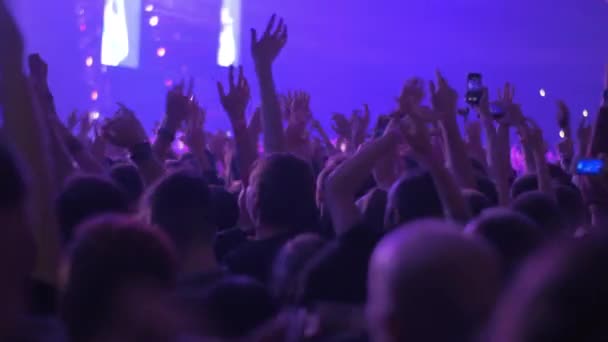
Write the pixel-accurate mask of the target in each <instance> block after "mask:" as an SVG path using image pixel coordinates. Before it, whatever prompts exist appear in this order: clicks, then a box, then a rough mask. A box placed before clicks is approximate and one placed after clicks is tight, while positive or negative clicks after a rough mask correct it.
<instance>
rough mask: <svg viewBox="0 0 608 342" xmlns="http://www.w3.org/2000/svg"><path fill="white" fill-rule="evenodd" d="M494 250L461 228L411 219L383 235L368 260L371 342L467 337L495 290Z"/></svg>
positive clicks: (480, 320)
mask: <svg viewBox="0 0 608 342" xmlns="http://www.w3.org/2000/svg"><path fill="white" fill-rule="evenodd" d="M498 279H499V273H498V266H497V261H496V257H495V255H494V253H493V251H492V250H491V249H490V248H489V247H488V246H487V245H485V244H484V243H483V242H481V241H480V240H476V239H473V238H471V237H465V236H463V235H462V233H461V228H460V227H458V226H455V225H451V224H448V223H445V222H443V221H438V220H425V221H418V222H414V223H411V224H408V225H405V226H402V227H401V228H399V229H397V230H396V231H394V232H393V233H391V234H389V235H388V236H386V237H385V238H384V239H383V240H382V241H381V242H380V244H378V246H377V247H376V249H375V251H374V254H373V256H372V259H371V262H370V269H369V278H368V291H369V293H368V303H367V311H368V315H369V319H370V323H371V333H372V337H373V340H374V341H376V342H377V341H382V342H384V341H401V340H407V341H446V340H450V341H466V340H468V339H469V338H471V337H472V336H473V335H474V334H475V333H476V332H477V329H478V327H479V326H480V324H483V322H484V321H485V319H486V317H487V315H488V313H489V312H490V310H491V308H492V305H493V304H494V300H495V297H496V294H497V292H498V283H499V281H498Z"/></svg>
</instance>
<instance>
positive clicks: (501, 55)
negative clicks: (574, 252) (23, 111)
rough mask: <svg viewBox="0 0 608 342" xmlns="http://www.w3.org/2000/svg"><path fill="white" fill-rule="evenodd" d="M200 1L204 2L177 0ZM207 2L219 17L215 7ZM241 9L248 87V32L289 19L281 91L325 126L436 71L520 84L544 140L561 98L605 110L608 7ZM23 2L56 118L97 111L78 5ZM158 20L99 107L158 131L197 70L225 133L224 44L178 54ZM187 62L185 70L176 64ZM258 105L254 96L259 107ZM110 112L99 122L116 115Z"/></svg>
mask: <svg viewBox="0 0 608 342" xmlns="http://www.w3.org/2000/svg"><path fill="white" fill-rule="evenodd" d="M158 1H165V2H166V1H167V0H158ZM196 1H199V2H200V1H201V0H179V2H183V3H187V2H196ZM205 1H208V2H209V8H210V9H211V8H214V6H218V4H216V3H213V1H212V0H205ZM78 2H79V3H83V2H88V3H96V2H99V3H101V0H97V1H92V0H87V1H83V0H79V1H78ZM143 2H144V4H146V3H147V2H146V0H143ZM218 2H219V0H218ZM242 2H243V4H242V8H243V13H242V28H243V33H242V38H243V39H242V40H243V42H242V46H243V48H242V53H241V55H242V64H244V65H245V67H246V72H247V74H248V77H249V78H250V83H251V84H252V85H254V88H256V87H255V83H256V82H255V80H254V75H253V72H252V69H251V58H250V56H249V51H248V46H249V32H248V28H249V27H252V26H255V27H257V28H258V30H263V28H264V27H265V24H266V20H267V18H268V17H269V15H270V14H272V13H274V12H276V13H278V14H279V15H281V16H283V17H284V18H285V20H286V22H287V24H288V26H289V33H290V36H289V42H288V45H287V47H286V49H285V50H284V51H283V53H282V55H281V56H280V57H279V59H278V61H277V63H276V67H275V74H276V80H277V86H278V88H279V89H280V90H288V89H304V90H307V91H309V92H310V93H311V94H312V107H313V111H314V113H315V115H316V116H317V117H318V118H319V119H321V120H322V121H323V122H325V123H328V118H329V115H330V113H331V112H334V111H342V112H350V110H352V109H354V108H356V107H358V106H359V105H360V104H362V103H369V104H370V107H371V109H372V111H373V113H374V114H378V113H383V112H387V111H389V110H390V109H391V108H392V107H393V106H394V101H393V98H394V97H395V96H396V95H397V94H398V92H399V90H400V87H401V85H402V83H403V81H404V80H405V79H407V78H409V77H412V76H420V77H424V78H426V79H430V78H431V77H432V76H433V72H434V70H435V68H439V69H440V70H442V71H443V72H444V74H445V75H446V77H447V78H448V80H449V81H450V82H451V84H453V85H454V86H455V87H457V88H458V89H459V91H460V92H461V93H462V92H463V89H464V86H465V79H466V75H467V73H468V72H481V73H482V74H483V76H484V83H485V84H486V85H488V86H489V87H490V90H491V92H492V95H495V92H496V90H495V89H497V88H498V86H499V85H501V84H503V83H504V82H505V81H510V82H512V83H513V84H514V85H515V87H516V99H517V101H518V102H520V103H522V104H523V109H524V112H525V113H526V114H527V115H530V116H532V117H534V118H536V119H538V120H539V121H540V122H541V124H542V126H543V127H544V128H545V129H546V130H548V131H549V132H555V134H554V135H551V134H552V133H546V134H545V135H546V138H547V139H549V140H551V141H554V140H556V139H557V128H556V125H555V123H554V121H555V120H554V117H555V100H556V99H558V98H563V99H564V100H566V102H567V103H568V104H569V105H570V107H571V109H572V111H573V113H574V114H575V118H576V119H575V122H576V121H577V118H578V117H579V116H580V113H581V111H582V110H583V108H588V109H589V110H590V112H591V113H594V112H595V110H596V108H597V105H598V103H599V96H600V93H601V90H602V75H603V74H602V73H603V67H604V64H605V63H606V62H607V61H608V38H607V37H608V3H607V2H605V1H604V0H552V1H549V0H535V1H524V0H512V1H483V0H451V1H446V0H442V1H440V0H400V1H399V0H380V1H363V0H356V1H353V0H350V1H346V0H331V1H327V0H308V1H303V0H298V1H295V0H281V1H279V0H255V1H248V0H242ZM15 5H16V6H17V7H18V9H17V10H18V14H17V15H18V17H19V20H20V22H21V24H22V27H23V29H24V32H25V34H26V36H27V41H28V47H29V49H30V50H31V51H39V52H41V53H42V54H43V55H44V57H46V59H47V60H48V61H49V64H50V66H51V71H50V81H51V86H52V88H53V89H54V91H55V95H56V98H57V101H58V108H59V110H60V111H61V112H62V113H68V112H69V111H70V110H72V109H73V108H74V107H78V108H81V109H88V108H92V103H91V102H90V100H89V98H88V97H89V92H90V88H89V87H90V86H91V85H90V82H91V81H90V76H89V78H87V76H86V72H85V69H86V68H85V67H84V57H83V52H82V51H80V50H79V43H80V41H81V38H82V37H81V36H80V32H78V25H77V11H76V6H77V3H76V1H75V0H55V1H49V0H18V1H15ZM214 13H215V11H212V10H210V12H209V13H201V15H200V17H201V20H206V21H208V22H211V23H212V22H213V17H214ZM98 15H99V16H100V15H101V13H99V14H98ZM191 15H193V14H192V13H191ZM194 15H195V14H194ZM218 15H219V14H218ZM147 18H148V16H147V15H146V14H145V13H144V19H143V20H144V21H146V22H147ZM98 20H99V22H101V18H99V19H98ZM160 20H161V21H160V25H159V26H158V27H157V28H156V29H155V30H156V31H155V32H153V33H151V31H150V30H148V31H146V30H144V32H143V34H144V37H142V39H143V40H144V41H145V40H146V39H148V40H150V42H148V43H146V42H142V49H143V50H142V59H143V65H142V68H141V69H140V70H137V71H133V70H108V71H107V74H105V76H104V77H105V81H104V84H105V85H94V86H99V87H106V88H105V89H106V90H107V91H108V94H109V95H107V97H109V98H104V99H102V100H103V102H102V103H106V104H108V103H110V104H111V103H113V102H114V101H116V100H121V101H123V102H125V103H126V104H128V105H130V106H132V107H133V108H134V109H135V110H136V111H137V112H138V113H139V114H140V115H141V116H142V118H143V120H144V122H145V123H146V125H148V126H150V125H152V122H153V121H154V120H156V119H158V118H159V116H160V115H161V113H162V111H163V102H164V92H165V91H166V88H165V86H164V84H163V81H164V79H166V78H167V77H172V78H177V77H179V76H181V75H180V72H181V73H182V74H187V73H194V74H196V78H197V83H198V87H197V94H198V96H199V97H200V98H201V100H202V102H203V104H204V105H205V106H206V107H207V108H208V109H209V112H210V113H209V117H208V123H207V125H208V127H209V128H212V129H216V128H227V127H228V125H227V123H228V122H227V120H226V118H225V116H224V115H223V113H222V112H221V109H220V107H219V104H218V100H217V94H216V90H215V86H214V82H215V81H216V80H218V79H221V80H223V79H224V73H223V70H220V69H219V68H217V67H215V66H214V64H213V61H214V57H215V51H209V50H212V49H213V44H214V43H215V42H214V39H215V37H212V38H205V41H207V40H209V41H210V44H209V45H208V46H201V44H200V42H199V43H196V42H194V43H192V44H191V48H192V51H195V50H197V49H198V50H201V49H203V50H206V53H207V54H206V55H205V53H204V52H205V51H203V53H199V54H194V53H189V52H188V49H184V45H183V44H184V43H182V45H181V47H180V48H177V47H176V49H175V51H176V52H178V53H173V52H174V51H173V50H172V48H171V46H172V44H174V43H172V42H171V41H161V42H159V41H153V40H152V39H150V38H149V37H147V36H145V35H146V34H149V35H152V34H154V35H156V37H157V39H168V38H164V37H165V36H170V35H163V32H169V31H171V30H175V29H176V27H177V26H176V27H172V25H174V24H173V23H171V22H169V23H167V22H166V21H165V22H164V21H163V16H162V14H161V15H160ZM218 21H219V19H218ZM180 27H181V26H180ZM146 32H148V33H146ZM99 37H100V35H99ZM158 37H160V38H158ZM146 44H147V45H146ZM155 44H163V45H164V46H167V49H168V54H167V57H166V60H163V61H160V60H158V59H157V58H155V57H154V50H155V46H156V45H155ZM186 46H188V45H186ZM201 56H206V57H201ZM209 56H210V57H209ZM146 58H147V60H146ZM178 64H180V65H181V66H180V67H176V66H177V65H178ZM95 67H99V66H98V65H96V66H95ZM175 70H179V71H178V72H176V71H175ZM184 71H185V73H184ZM87 82H89V83H87ZM540 88H545V89H546V90H547V97H545V98H541V97H540V96H539V89H540ZM103 96H106V95H103ZM100 101H101V100H100ZM258 102H259V100H258V96H257V90H256V89H254V104H257V103H258ZM107 108H109V107H108V106H107V105H106V107H105V108H104V110H102V114H104V115H109V114H110V113H108V109H107Z"/></svg>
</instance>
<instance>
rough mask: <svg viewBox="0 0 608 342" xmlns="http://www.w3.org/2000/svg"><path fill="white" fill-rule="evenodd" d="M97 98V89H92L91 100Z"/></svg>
mask: <svg viewBox="0 0 608 342" xmlns="http://www.w3.org/2000/svg"><path fill="white" fill-rule="evenodd" d="M98 98H99V93H98V92H97V90H93V91H92V92H91V100H92V101H97V99H98Z"/></svg>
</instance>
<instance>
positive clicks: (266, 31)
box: [262, 14, 283, 38]
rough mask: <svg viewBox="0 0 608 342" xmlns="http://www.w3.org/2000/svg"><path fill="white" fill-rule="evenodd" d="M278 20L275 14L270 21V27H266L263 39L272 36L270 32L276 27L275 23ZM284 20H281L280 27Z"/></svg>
mask: <svg viewBox="0 0 608 342" xmlns="http://www.w3.org/2000/svg"><path fill="white" fill-rule="evenodd" d="M276 19H277V15H276V14H273V15H272V16H271V17H270V20H269V21H268V25H266V30H265V31H264V35H263V36H262V37H264V38H265V37H268V36H269V35H270V31H271V30H272V28H273V27H274V22H275V20H276ZM282 22H283V20H281V21H280V22H279V26H280V25H281V24H282Z"/></svg>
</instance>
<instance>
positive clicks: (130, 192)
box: [110, 163, 144, 206]
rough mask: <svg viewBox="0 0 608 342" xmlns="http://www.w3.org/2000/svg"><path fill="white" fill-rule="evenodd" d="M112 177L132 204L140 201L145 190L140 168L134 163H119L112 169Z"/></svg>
mask: <svg viewBox="0 0 608 342" xmlns="http://www.w3.org/2000/svg"><path fill="white" fill-rule="evenodd" d="M110 177H111V178H112V180H114V182H115V183H116V185H118V186H119V187H120V188H121V189H122V190H123V191H124V192H125V194H126V195H127V199H128V200H129V203H131V205H133V206H135V205H137V203H138V202H139V199H140V198H141V195H142V194H143V192H144V181H143V179H142V178H141V175H140V174H139V170H138V169H137V167H136V166H135V165H132V164H126V163H125V164H117V165H114V166H112V168H111V169H110Z"/></svg>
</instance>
